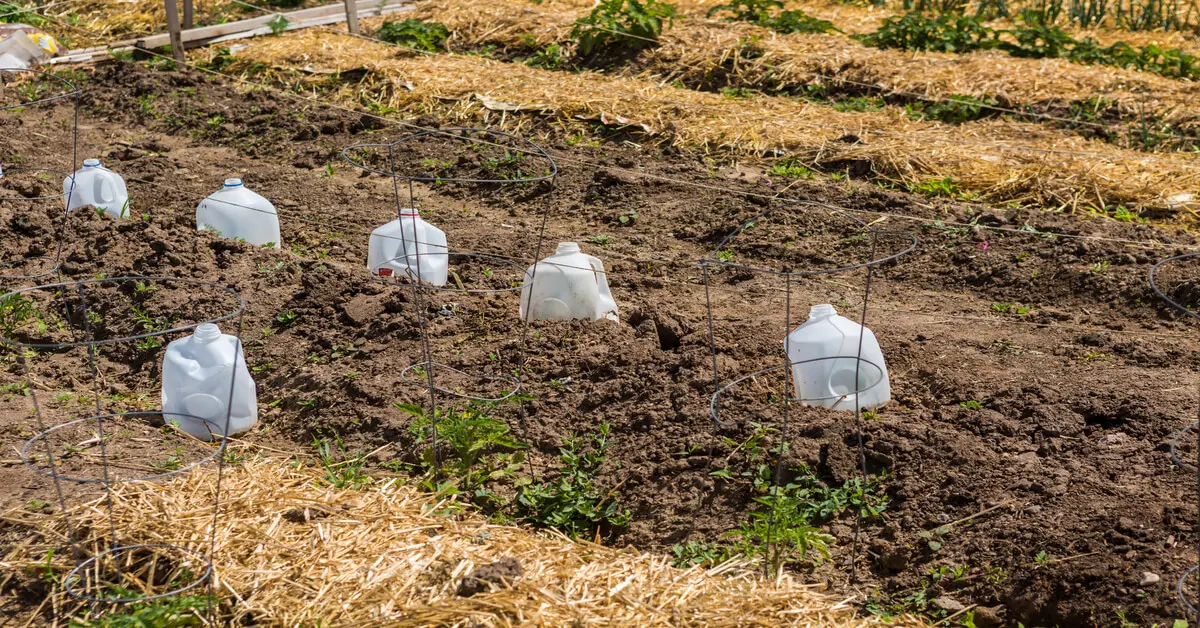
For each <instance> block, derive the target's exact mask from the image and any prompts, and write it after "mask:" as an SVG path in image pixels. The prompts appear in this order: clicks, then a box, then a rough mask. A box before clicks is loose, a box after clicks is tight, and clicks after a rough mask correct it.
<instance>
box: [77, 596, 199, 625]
mask: <svg viewBox="0 0 1200 628" xmlns="http://www.w3.org/2000/svg"><path fill="white" fill-rule="evenodd" d="M112 595H113V597H137V592H135V591H126V590H123V589H119V588H117V587H114V590H113V591H112ZM208 603H209V602H208V598H207V597H204V596H181V597H168V598H162V599H159V600H153V601H150V602H134V603H132V604H129V605H127V606H122V607H121V608H120V609H119V610H118V611H117V612H112V613H106V614H105V615H103V616H101V617H99V618H96V619H85V618H81V617H75V618H72V619H71V628H151V627H153V628H185V627H189V626H204V625H207V623H208V622H207V621H206V620H205V613H206V611H207V609H208Z"/></svg>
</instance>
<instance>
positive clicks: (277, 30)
mask: <svg viewBox="0 0 1200 628" xmlns="http://www.w3.org/2000/svg"><path fill="white" fill-rule="evenodd" d="M289 24H291V22H289V21H288V19H287V18H286V17H284V16H282V15H276V16H275V17H274V18H272V19H271V21H270V22H267V28H269V29H271V34H272V35H279V34H282V33H283V31H285V30H287V27H288V25H289Z"/></svg>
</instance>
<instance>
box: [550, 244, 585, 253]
mask: <svg viewBox="0 0 1200 628" xmlns="http://www.w3.org/2000/svg"><path fill="white" fill-rule="evenodd" d="M554 252H555V253H558V254H561V253H578V252H579V243H578V242H559V243H558V249H557V250H556V251H554Z"/></svg>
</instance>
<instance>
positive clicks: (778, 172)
mask: <svg viewBox="0 0 1200 628" xmlns="http://www.w3.org/2000/svg"><path fill="white" fill-rule="evenodd" d="M770 173H771V176H773V177H791V178H793V179H811V178H813V171H812V170H811V169H809V168H808V167H807V166H804V165H802V164H799V163H796V162H795V161H793V160H792V159H791V158H788V159H784V160H783V161H780V162H779V163H776V164H775V165H773V166H771V171H770Z"/></svg>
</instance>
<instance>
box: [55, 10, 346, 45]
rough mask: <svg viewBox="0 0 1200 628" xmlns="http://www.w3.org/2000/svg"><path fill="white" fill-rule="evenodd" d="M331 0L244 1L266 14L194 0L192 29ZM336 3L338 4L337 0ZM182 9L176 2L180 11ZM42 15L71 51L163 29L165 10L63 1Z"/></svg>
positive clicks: (165, 17)
mask: <svg viewBox="0 0 1200 628" xmlns="http://www.w3.org/2000/svg"><path fill="white" fill-rule="evenodd" d="M176 1H177V2H178V0H176ZM332 1H333V0H305V1H304V2H302V3H300V4H298V5H297V6H295V7H289V8H287V9H276V8H274V7H271V6H270V2H266V1H263V0H248V2H249V3H250V4H254V5H259V6H262V7H264V8H265V9H267V11H268V13H263V12H262V11H258V10H255V9H251V8H249V7H245V6H242V5H238V4H236V3H232V2H227V1H225V0H195V1H194V2H193V4H194V6H195V11H196V15H195V23H196V26H204V25H208V24H216V23H219V22H224V21H231V20H241V19H247V18H251V17H260V16H262V15H266V14H269V12H274V11H294V10H296V9H298V8H307V7H310V6H318V5H322V4H327V3H330V2H332ZM338 2H339V4H340V0H338ZM182 6H183V5H182V3H180V11H181V12H182V10H183V8H182ZM46 15H48V16H49V17H50V18H52V19H53V20H55V21H56V22H57V23H56V24H53V25H51V26H48V27H47V30H49V31H50V32H52V33H53V34H54V35H56V36H60V37H64V38H65V39H66V40H67V41H69V42H70V44H71V47H73V48H89V47H92V46H103V45H106V44H110V43H113V42H116V41H123V40H128V39H134V38H137V37H144V36H146V35H153V34H156V33H164V32H166V30H167V9H166V5H165V3H164V2H163V0H66V1H65V2H63V3H62V4H59V3H57V2H55V3H54V6H53V7H51V8H49V9H47V11H46ZM180 17H181V18H182V13H181V14H180Z"/></svg>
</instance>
